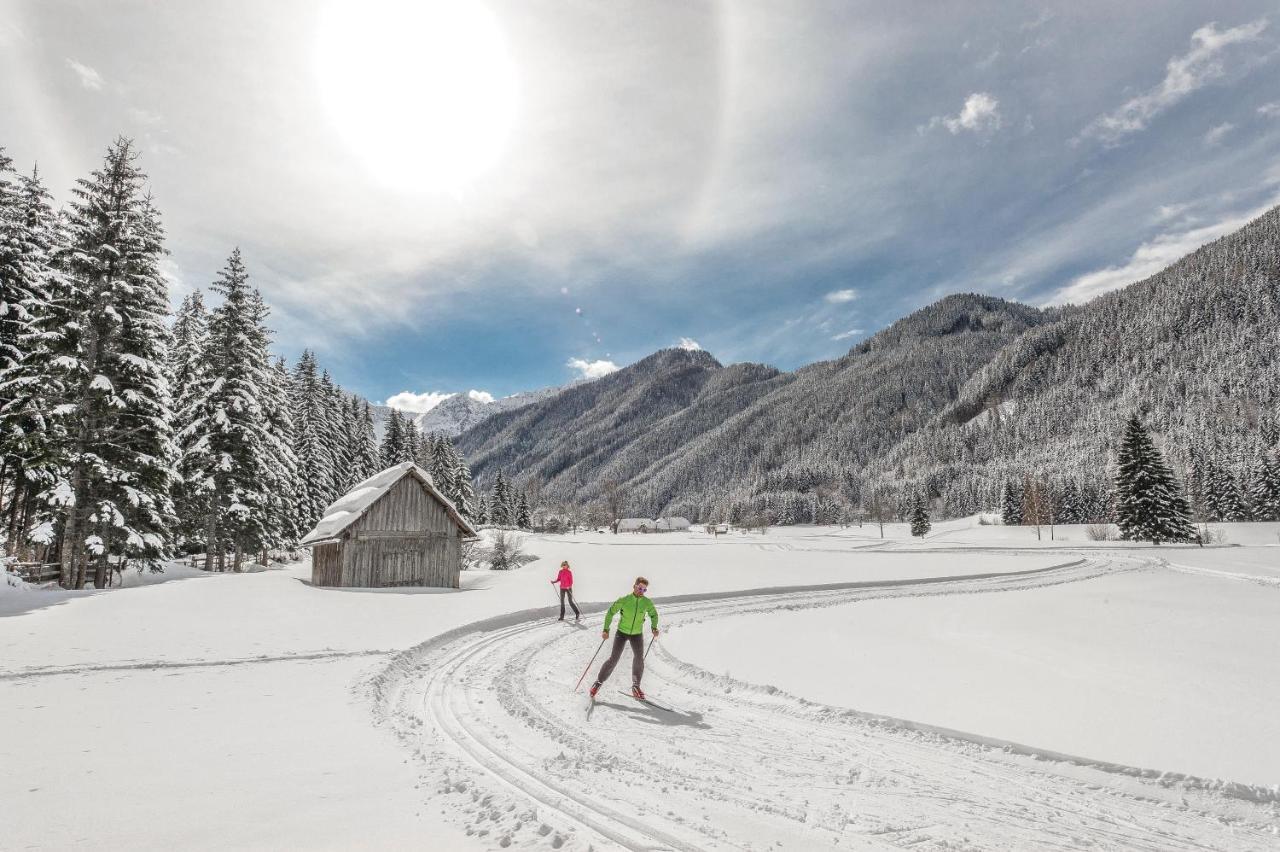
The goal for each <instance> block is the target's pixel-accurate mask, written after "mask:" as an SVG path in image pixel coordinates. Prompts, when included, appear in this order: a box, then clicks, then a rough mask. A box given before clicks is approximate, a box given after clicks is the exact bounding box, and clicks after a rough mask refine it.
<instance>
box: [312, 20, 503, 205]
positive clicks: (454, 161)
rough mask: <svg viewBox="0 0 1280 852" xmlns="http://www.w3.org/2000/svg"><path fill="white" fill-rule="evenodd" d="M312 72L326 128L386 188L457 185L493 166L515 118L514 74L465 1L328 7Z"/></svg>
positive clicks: (496, 36)
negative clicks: (333, 130)
mask: <svg viewBox="0 0 1280 852" xmlns="http://www.w3.org/2000/svg"><path fill="white" fill-rule="evenodd" d="M316 65H317V67H316V72H317V74H318V76H319V79H320V90H321V92H322V93H323V97H324V104H325V108H326V110H327V112H328V114H329V117H330V119H331V120H332V121H333V123H334V126H335V127H336V128H337V130H338V132H339V133H340V134H341V135H342V137H343V139H344V140H345V141H346V142H347V144H348V145H350V146H351V148H352V149H353V150H354V151H355V152H356V154H357V155H358V156H359V157H360V158H361V159H362V160H363V161H364V163H365V164H366V166H367V167H368V168H369V170H370V171H371V172H373V173H374V174H375V175H376V176H377V177H378V178H379V179H381V180H383V181H385V182H387V183H389V184H391V185H393V186H400V187H406V188H413V189H419V190H445V191H452V190H458V189H460V188H462V187H463V186H465V185H466V184H467V183H469V182H471V181H472V180H473V179H474V178H476V177H477V176H479V175H480V174H482V173H483V172H485V171H486V170H487V169H489V168H490V167H491V166H493V165H494V163H495V162H496V161H497V160H498V158H499V156H500V155H501V154H502V150H503V147H504V146H505V143H506V138H507V135H508V133H509V132H510V130H511V126H512V124H513V123H514V121H515V115H516V96H517V91H516V75H515V69H514V67H513V65H512V63H511V60H510V59H509V58H508V55H507V48H506V45H505V43H504V42H503V38H502V34H501V32H499V30H498V26H497V22H496V21H495V20H494V18H493V15H492V14H491V13H490V12H489V11H488V9H486V8H484V7H483V6H482V5H480V4H479V3H478V2H473V0H416V2H415V0H371V2H370V1H369V0H337V2H334V3H332V4H331V5H330V6H329V7H328V8H327V9H326V10H325V12H324V14H323V16H322V18H321V22H320V31H319V41H318V44H317V51H316Z"/></svg>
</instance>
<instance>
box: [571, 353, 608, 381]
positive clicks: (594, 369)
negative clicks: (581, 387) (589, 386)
mask: <svg viewBox="0 0 1280 852" xmlns="http://www.w3.org/2000/svg"><path fill="white" fill-rule="evenodd" d="M564 365H565V366H566V367H569V368H571V369H574V370H578V371H579V372H581V373H582V378H584V379H598V378H600V377H601V376H607V375H609V374H610V373H614V372H617V370H618V365H617V364H615V363H613V362H612V361H604V360H600V361H587V360H585V359H583V358H570V359H569V360H568V361H566V362H565V363H564Z"/></svg>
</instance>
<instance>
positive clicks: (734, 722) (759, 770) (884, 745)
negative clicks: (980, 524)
mask: <svg viewBox="0 0 1280 852" xmlns="http://www.w3.org/2000/svg"><path fill="white" fill-rule="evenodd" d="M1148 565H1149V563H1146V564H1144V563H1142V562H1140V561H1139V560H1138V559H1136V558H1129V557H1122V556H1115V555H1108V556H1107V557H1100V556H1097V555H1091V556H1089V557H1086V558H1081V559H1078V560H1076V561H1074V562H1070V563H1066V564H1063V565H1057V566H1054V567H1051V568H1047V569H1038V570H1033V571H1024V572H1014V573H1004V574H991V575H971V576H963V577H945V578H927V579H917V580H906V581H877V582H868V583H847V584H835V585H826V586H806V587H790V588H776V589H757V590H750V591H735V592H728V593H716V594H701V595H688V596H683V597H679V598H659V601H658V603H659V605H660V607H661V612H662V616H663V620H664V622H665V623H666V624H667V625H673V624H675V625H678V624H681V623H689V622H692V621H702V620H708V619H713V618H721V617H725V616H732V615H740V614H745V613H752V612H764V611H773V610H777V609H781V608H786V609H798V608H811V607H822V606H834V605H838V604H845V603H851V602H856V601H865V600H876V599H883V598H893V597H911V596H931V595H951V594H983V593H1006V592H1015V591H1019V590H1024V589H1035V588H1044V587H1046V586H1052V585H1057V584H1060V583H1069V582H1080V581H1085V580H1089V579H1091V578H1094V577H1097V576H1101V575H1103V574H1106V573H1114V572H1117V571H1127V570H1143V569H1145V568H1147V567H1148ZM582 609H583V614H584V617H585V616H587V615H588V614H591V615H595V614H597V613H599V612H601V611H602V610H603V607H601V606H594V607H589V606H584V607H582ZM545 613H546V610H542V609H539V610H530V611H526V612H521V613H512V614H510V615H507V616H502V617H499V618H495V619H490V620H488V621H485V622H481V623H479V624H475V625H470V626H468V627H465V628H460V629H458V630H455V631H452V632H450V633H447V634H444V635H442V636H439V637H437V638H435V639H433V640H431V641H429V642H426V643H424V644H422V645H420V646H418V647H416V648H413V649H411V650H409V651H406V652H404V653H403V654H400V655H398V656H397V657H395V658H394V659H393V660H392V661H391V663H390V664H389V665H388V666H387V667H385V668H383V669H381V670H380V671H378V672H377V673H375V674H374V675H372V676H371V677H370V678H369V679H368V681H367V683H366V684H365V687H366V689H367V691H368V695H369V697H370V698H371V700H372V703H373V709H374V715H375V717H376V718H377V719H378V720H379V722H381V723H383V724H385V725H387V726H388V727H389V728H390V729H391V730H392V731H393V732H394V733H395V735H396V736H397V737H398V738H399V739H400V741H401V742H402V744H403V745H404V746H405V747H406V748H407V749H409V750H410V752H411V753H412V755H413V757H414V758H415V759H416V760H417V761H418V762H419V763H420V765H421V768H422V776H423V783H422V789H423V791H424V795H425V796H427V797H429V798H428V801H427V802H425V803H424V804H425V805H426V806H427V807H428V808H430V809H431V810H436V809H439V810H440V811H442V812H443V813H444V814H445V815H446V817H448V818H449V819H450V820H451V821H452V822H454V823H455V824H456V825H458V826H459V828H460V829H461V830H463V831H464V832H465V833H467V834H468V835H471V836H473V837H476V838H478V839H480V840H481V841H482V842H483V844H484V845H487V846H491V847H492V848H508V847H510V848H554V849H561V848H563V849H574V850H586V849H597V850H598V849H609V848H621V849H629V850H652V849H678V850H693V849H758V850H763V849H777V848H784V849H786V848H790V849H795V848H806V849H808V848H830V849H884V848H903V847H910V848H926V849H948V850H961V849H963V850H970V849H1007V850H1023V849H1081V848H1089V849H1125V850H1130V849H1148V850H1192V849H1195V850H1204V849H1222V850H1228V849H1230V850H1252V849H1272V850H1274V849H1276V848H1277V847H1278V846H1280V792H1278V791H1276V790H1273V789H1262V788H1257V787H1246V786H1242V785H1238V784H1231V783H1221V782H1211V781H1206V780H1203V779H1198V778H1193V777H1188V776H1182V775H1173V774H1168V773H1160V772H1156V771H1151V770H1145V769H1139V768H1135V767H1126V766H1118V765H1114V764H1108V763H1105V762H1101V761H1099V760H1087V759H1083V758H1077V757H1072V756H1069V755H1061V754H1054V753H1049V752H1045V751H1041V750H1036V749H1034V748H1030V747H1027V746H1023V745H1019V744H1016V743H1010V742H1004V741H1000V740H996V739H992V738H986V737H978V736H974V735H970V734H965V733H963V732H957V731H946V730H943V729H938V728H935V727H931V726H927V725H921V724H916V723H912V722H908V721H905V720H897V719H889V718H885V717H877V716H873V715H870V714H865V713H861V712H858V711H855V710H846V709H842V708H833V707H827V706H824V705H819V704H815V703H812V702H808V701H805V700H804V699H802V698H797V697H793V696H789V695H786V694H784V693H782V692H780V691H778V690H776V689H774V688H772V687H760V686H753V685H749V684H745V683H741V682H739V681H735V680H733V679H731V678H729V677H725V676H718V675H713V674H711V673H709V672H706V671H704V670H702V669H700V668H698V667H697V666H696V665H694V664H692V663H690V662H686V661H681V660H679V659H677V658H676V657H674V656H673V655H672V654H671V653H669V652H668V651H667V649H666V647H665V645H664V644H663V643H662V642H661V641H660V642H659V643H658V645H657V647H656V649H655V651H654V653H653V654H651V655H650V657H649V664H648V668H647V669H646V674H645V685H646V687H647V691H651V692H654V693H655V695H660V696H661V698H662V699H664V700H665V701H669V702H671V705H672V706H673V707H675V708H678V709H675V710H672V711H663V710H658V709H656V708H652V707H647V706H645V705H643V704H640V703H638V702H634V701H632V700H630V699H622V698H620V699H619V700H618V701H613V700H608V699H601V698H598V699H597V701H596V706H595V707H594V708H593V709H591V710H588V701H587V697H586V689H585V686H584V688H583V689H582V690H580V691H579V692H577V693H573V692H572V691H571V690H572V688H573V684H574V682H575V681H576V680H577V678H578V675H579V674H581V671H582V666H583V665H585V664H586V660H587V659H588V658H589V657H590V656H591V652H592V651H593V650H594V642H596V641H598V639H597V640H593V641H592V642H584V641H583V637H582V636H581V635H580V633H579V631H563V630H558V629H556V628H557V627H558V624H557V622H555V621H554V620H548V619H547V618H546V617H545ZM599 662H600V661H599V660H597V661H596V663H595V665H594V666H593V668H595V667H598V665H599ZM627 668H628V665H627V660H626V659H624V660H623V663H622V665H621V666H620V667H619V672H618V673H616V674H615V678H617V677H622V676H624V675H625V674H626V672H625V671H623V670H624V669H627ZM590 677H591V675H588V678H590ZM602 695H603V693H602ZM1095 757H1099V758H1101V757H1105V756H1104V755H1098V756H1095Z"/></svg>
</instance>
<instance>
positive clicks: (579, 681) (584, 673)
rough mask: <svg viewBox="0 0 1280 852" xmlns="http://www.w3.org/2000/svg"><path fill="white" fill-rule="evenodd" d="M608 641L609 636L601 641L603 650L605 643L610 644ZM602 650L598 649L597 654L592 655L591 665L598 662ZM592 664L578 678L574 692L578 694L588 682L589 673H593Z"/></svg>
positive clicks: (588, 664)
mask: <svg viewBox="0 0 1280 852" xmlns="http://www.w3.org/2000/svg"><path fill="white" fill-rule="evenodd" d="M608 641H609V637H608V636H606V637H604V638H603V639H601V640H600V648H603V647H604V643H605V642H608ZM600 648H596V652H595V653H594V654H592V655H591V663H594V662H595V661H596V657H598V656H600ZM591 663H587V667H586V668H585V669H583V670H582V677H580V678H578V682H577V683H576V684H574V686H573V691H574V692H577V691H578V687H580V686H582V682H583V681H584V680H586V679H587V672H589V671H591Z"/></svg>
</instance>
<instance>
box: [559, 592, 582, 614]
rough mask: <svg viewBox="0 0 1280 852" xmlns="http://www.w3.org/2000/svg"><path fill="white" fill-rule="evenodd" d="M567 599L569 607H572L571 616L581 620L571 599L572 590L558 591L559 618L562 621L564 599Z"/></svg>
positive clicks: (575, 604)
mask: <svg viewBox="0 0 1280 852" xmlns="http://www.w3.org/2000/svg"><path fill="white" fill-rule="evenodd" d="M566 597H567V598H568V599H569V606H571V607H573V615H574V617H575V618H582V613H580V612H578V604H577V603H576V602H575V601H574V599H573V589H561V590H560V618H561V619H562V620H563V619H564V599H565V598H566Z"/></svg>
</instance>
